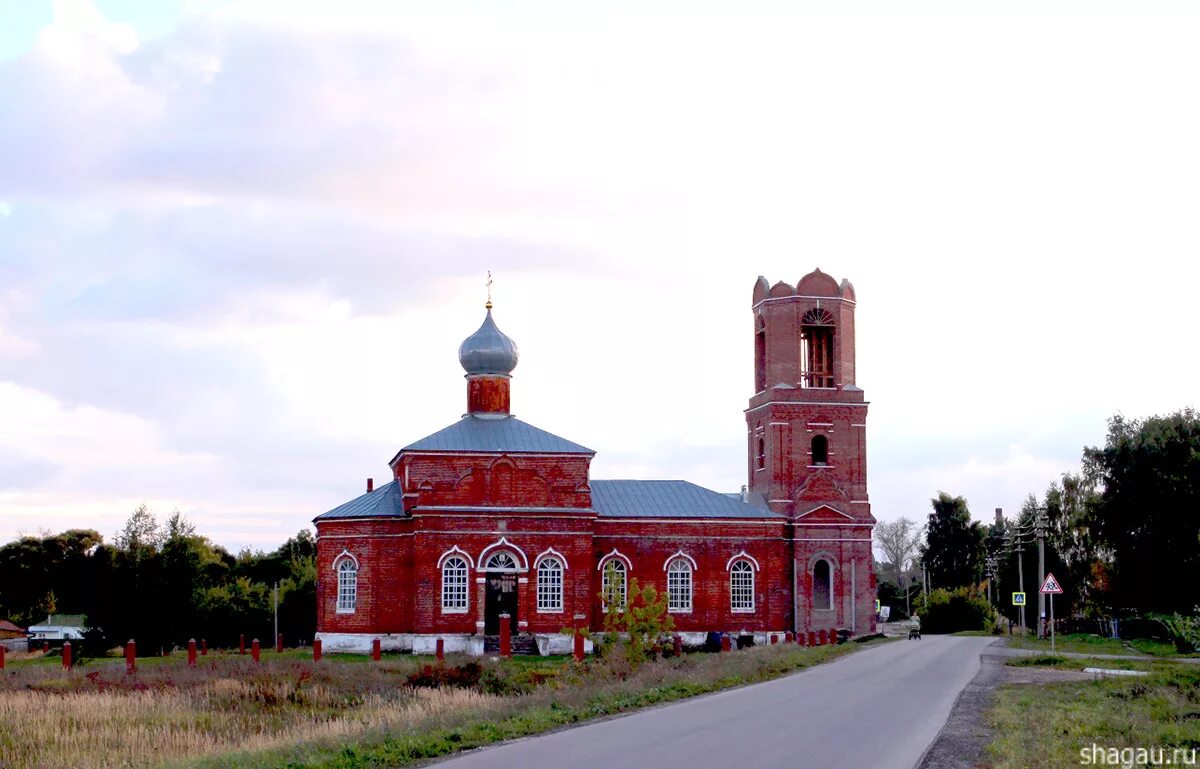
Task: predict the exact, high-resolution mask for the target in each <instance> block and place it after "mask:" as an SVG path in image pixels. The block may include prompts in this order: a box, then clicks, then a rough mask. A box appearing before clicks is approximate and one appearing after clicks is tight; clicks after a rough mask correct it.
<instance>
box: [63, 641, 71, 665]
mask: <svg viewBox="0 0 1200 769" xmlns="http://www.w3.org/2000/svg"><path fill="white" fill-rule="evenodd" d="M63 667H64V668H66V669H67V670H70V669H71V642H70V641H64V642H63Z"/></svg>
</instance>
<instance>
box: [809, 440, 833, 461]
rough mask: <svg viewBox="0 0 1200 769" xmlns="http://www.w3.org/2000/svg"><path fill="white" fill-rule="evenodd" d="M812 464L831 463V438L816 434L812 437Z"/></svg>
mask: <svg viewBox="0 0 1200 769" xmlns="http://www.w3.org/2000/svg"><path fill="white" fill-rule="evenodd" d="M812 464H814V465H827V464H829V439H828V438H826V437H825V436H824V435H814V436H813V439H812Z"/></svg>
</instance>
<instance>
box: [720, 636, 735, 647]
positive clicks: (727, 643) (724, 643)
mask: <svg viewBox="0 0 1200 769" xmlns="http://www.w3.org/2000/svg"><path fill="white" fill-rule="evenodd" d="M732 650H733V643H732V642H730V640H729V634H728V633H722V634H721V651H723V652H727V651H732Z"/></svg>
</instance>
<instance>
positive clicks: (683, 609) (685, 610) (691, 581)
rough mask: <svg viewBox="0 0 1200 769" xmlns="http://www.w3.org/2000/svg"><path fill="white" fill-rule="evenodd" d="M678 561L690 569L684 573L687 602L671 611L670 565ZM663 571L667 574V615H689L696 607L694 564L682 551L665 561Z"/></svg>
mask: <svg viewBox="0 0 1200 769" xmlns="http://www.w3.org/2000/svg"><path fill="white" fill-rule="evenodd" d="M679 560H683V561H684V562H686V563H687V564H688V565H689V566H690V567H691V568H690V569H689V570H688V571H687V572H686V573H687V575H688V591H687V599H688V600H687V605H686V606H680V607H676V608H674V609H672V608H671V571H670V565H671V564H672V563H675V562H676V561H679ZM663 571H664V572H666V574H667V614H691V613H692V610H693V609H694V608H695V606H696V562H695V561H694V560H693V559H692V557H691V556H689V555H687V554H686V553H684V552H683V551H682V550H680V551H679V552H678V553H676V554H675V555H673V556H671V557H670V558H668V559H667V562H666V563H665V564H663Z"/></svg>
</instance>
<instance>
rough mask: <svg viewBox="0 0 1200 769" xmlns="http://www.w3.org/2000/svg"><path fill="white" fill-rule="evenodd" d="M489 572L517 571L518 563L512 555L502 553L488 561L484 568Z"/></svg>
mask: <svg viewBox="0 0 1200 769" xmlns="http://www.w3.org/2000/svg"><path fill="white" fill-rule="evenodd" d="M483 568H484V569H486V570H488V571H517V570H518V569H519V567H518V566H517V561H516V559H515V558H513V557H512V556H511V555H510V554H508V553H504V552H500V553H496V554H495V555H493V556H492V557H491V558H489V559H488V560H487V566H484V567H483Z"/></svg>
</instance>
